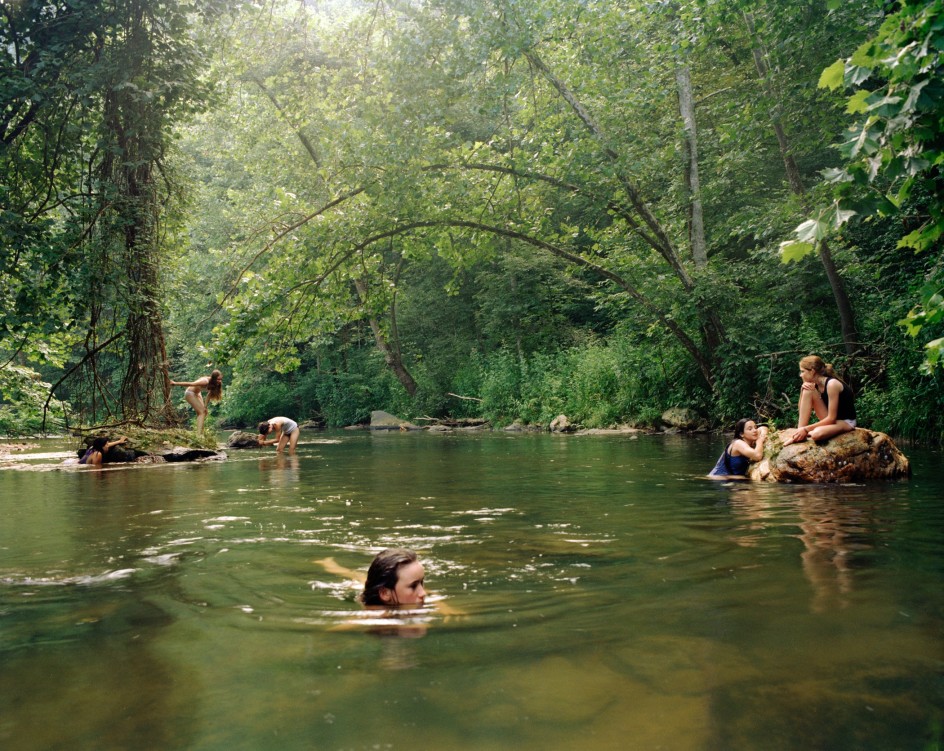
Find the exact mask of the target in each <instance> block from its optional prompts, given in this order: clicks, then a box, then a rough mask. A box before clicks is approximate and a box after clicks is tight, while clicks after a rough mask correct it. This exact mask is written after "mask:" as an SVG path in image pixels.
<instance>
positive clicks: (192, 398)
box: [184, 389, 207, 435]
mask: <svg viewBox="0 0 944 751" xmlns="http://www.w3.org/2000/svg"><path fill="white" fill-rule="evenodd" d="M184 399H186V400H187V404H189V405H190V406H191V407H193V411H194V412H196V413H197V435H203V421H204V420H205V419H206V415H207V408H206V405H205V404H204V403H203V396H201V395H200V394H195V393H194V392H192V391H190V389H187V390H186V391H185V392H184Z"/></svg>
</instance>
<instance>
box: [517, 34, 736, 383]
mask: <svg viewBox="0 0 944 751" xmlns="http://www.w3.org/2000/svg"><path fill="white" fill-rule="evenodd" d="M524 55H525V57H526V59H527V60H528V62H530V63H531V65H533V66H534V67H535V69H537V70H538V71H539V72H540V73H541V74H542V75H543V76H544V77H545V78H546V79H547V81H548V82H549V83H550V84H551V85H552V86H553V87H554V88H555V89H556V90H557V92H558V93H559V94H560V95H561V97H563V99H564V101H566V102H567V103H568V104H569V105H570V107H571V109H572V110H573V111H574V114H576V115H577V117H578V118H579V119H580V121H581V122H582V123H583V124H584V126H585V127H586V128H587V130H589V131H590V133H591V134H592V135H593V136H594V138H596V139H597V141H598V142H599V143H600V146H601V147H602V149H603V153H604V154H605V155H606V157H607V159H609V160H610V161H611V162H612V164H613V166H614V167H615V168H616V176H617V179H618V180H619V182H620V185H621V186H622V188H623V191H624V192H625V193H626V197H627V198H628V199H629V202H630V204H631V205H632V207H633V210H634V211H635V212H636V213H637V214H638V215H639V218H640V220H641V222H642V224H643V225H644V226H645V227H647V228H648V230H649V232H650V238H651V239H650V243H651V245H652V247H653V248H654V249H655V250H656V251H657V252H658V253H659V254H660V255H661V256H662V257H663V258H664V259H665V260H666V261H667V262H668V263H669V265H670V266H671V267H672V268H673V269H674V270H675V271H676V274H677V275H678V276H679V278H680V279H682V280H683V284H684V283H685V282H686V281H687V282H688V283H687V285H686V287H687V289H691V280H690V278H689V277H688V274H686V273H685V269H684V265H683V263H682V261H681V258H680V257H679V254H678V252H677V251H676V249H675V246H674V245H673V244H672V241H671V240H670V239H669V235H668V233H667V232H666V230H665V228H664V227H663V225H662V223H661V222H660V221H659V220H658V219H657V218H656V216H655V214H653V213H652V211H651V210H650V208H649V206H648V205H647V203H646V202H645V201H644V200H643V198H642V195H641V194H640V192H639V190H638V189H637V187H636V185H635V184H634V183H633V181H632V180H631V179H630V177H629V175H627V174H625V173H624V172H623V170H622V169H621V168H620V166H619V154H617V153H616V151H615V150H614V149H613V148H612V147H611V146H610V145H609V143H608V139H607V137H606V134H605V133H604V132H603V130H602V129H601V128H600V126H599V125H598V124H597V123H596V121H595V120H594V119H593V117H592V116H591V115H590V113H589V112H588V111H587V110H586V108H585V107H584V106H583V104H582V103H581V102H580V100H579V99H577V96H576V95H575V94H574V92H572V91H571V90H570V88H569V87H568V86H567V84H565V83H564V82H563V81H562V80H561V79H559V78H558V77H557V76H555V75H554V73H553V72H552V71H551V70H550V68H548V67H547V65H546V64H545V63H544V61H543V60H542V59H541V58H540V56H539V55H538V54H537V53H536V52H534V50H528V51H526V52H525V53H524ZM637 294H638V293H637ZM636 299H640V298H636ZM698 313H699V315H700V316H701V319H702V321H703V328H702V331H703V333H704V334H705V337H704V349H705V350H706V351H705V353H704V354H702V353H698V354H697V356H695V360H696V362H698V364H699V367H700V369H701V371H702V373H703V374H704V375H705V380H706V381H707V382H708V383H709V385H712V384H713V383H714V376H713V374H712V369H713V363H714V351H715V349H716V347H717V346H718V344H719V343H720V342H722V341H724V338H725V337H724V328H723V327H722V325H721V321H720V320H719V319H718V317H717V316H716V315H715V314H714V312H713V311H711V310H708V309H707V308H704V307H702V308H699V310H698ZM660 321H661V322H662V323H663V324H665V325H668V328H669V329H670V330H671V331H672V332H673V333H674V334H675V335H676V337H678V338H679V340H680V341H682V342H683V344H685V345H686V349H688V351H689V352H690V353H692V354H693V355H694V354H695V352H697V350H695V352H693V349H692V348H691V344H692V343H691V339H690V338H689V337H688V336H687V335H684V332H683V331H682V329H681V327H679V325H678V324H677V323H675V321H673V320H671V319H670V318H668V317H661V318H660ZM669 324H671V325H669Z"/></svg>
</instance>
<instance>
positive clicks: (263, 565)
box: [0, 432, 944, 751]
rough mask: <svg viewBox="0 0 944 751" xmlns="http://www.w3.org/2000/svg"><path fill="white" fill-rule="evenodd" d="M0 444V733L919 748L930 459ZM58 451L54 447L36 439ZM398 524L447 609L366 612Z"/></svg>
mask: <svg viewBox="0 0 944 751" xmlns="http://www.w3.org/2000/svg"><path fill="white" fill-rule="evenodd" d="M66 448H67V446H66V444H62V443H55V442H43V445H42V446H41V448H40V449H37V450H36V451H42V452H44V455H39V456H37V457H35V458H33V459H32V460H31V463H33V464H35V465H36V468H43V467H45V468H49V471H21V470H14V469H9V470H6V471H2V472H0V498H2V500H0V515H2V522H0V747H2V748H3V749H7V750H8V751H20V750H22V749H43V750H45V749H70V750H71V749H97V750H98V749H100V750H102V751H111V750H112V749H116V750H117V749H121V750H123V751H124V750H127V749H198V750H204V749H206V750H208V751H209V750H223V749H226V750H230V749H286V750H294V749H306V750H318V751H320V750H322V749H324V750H332V751H334V750H336V751H341V750H352V749H411V750H413V749H419V750H420V751H424V750H427V749H428V750H433V751H438V750H440V749H445V750H449V749H460V750H464V749H469V750H475V751H488V750H490V749H515V751H532V750H533V751H538V750H542V751H544V750H546V749H590V750H594V749H619V750H620V751H623V750H625V749H668V750H670V751H676V750H678V751H688V750H692V751H695V750H699V751H703V750H704V751H706V750H714V749H717V750H719V751H721V750H725V751H729V750H733V751H737V750H740V749H745V750H746V749H751V750H753V749H765V751H775V750H777V749H789V750H791V751H792V750H793V749H804V750H805V749H829V750H830V751H837V750H838V751H841V750H842V749H855V750H857V751H860V750H862V749H881V750H882V751H886V750H888V749H922V750H923V749H940V748H941V746H942V743H944V729H942V728H944V678H942V676H944V672H942V664H944V659H942V658H944V650H942V643H944V639H942V636H944V629H942V625H944V587H942V568H944V502H942V499H944V477H942V475H941V471H940V469H941V459H940V453H937V452H931V451H928V450H921V449H909V448H907V447H905V452H906V453H907V454H908V455H909V456H910V457H911V459H912V465H913V470H914V476H913V477H912V478H911V479H910V480H907V481H901V482H889V483H881V482H880V483H874V484H868V485H857V486H807V487H800V486H782V487H760V486H757V485H751V484H745V483H726V484H719V483H715V482H711V481H707V480H705V479H703V475H704V474H705V473H706V472H707V471H708V470H709V469H710V468H711V466H712V465H713V463H714V460H715V459H716V458H717V455H718V454H719V453H720V451H721V448H722V440H721V438H719V437H695V438H692V437H679V436H675V437H673V436H638V437H636V436H628V435H627V436H612V437H611V436H606V437H603V436H568V437H562V436H551V435H506V434H501V433H487V434H486V433H475V434H467V435H466V434H464V435H458V434H448V435H433V434H428V433H366V432H355V433H352V432H337V433H303V434H302V439H301V443H300V444H299V447H298V448H299V450H298V456H297V457H294V458H290V457H280V458H277V457H276V456H275V455H274V453H273V452H272V450H271V449H269V450H267V451H264V452H263V451H261V450H251V451H244V452H231V453H230V459H229V460H228V461H226V462H225V463H213V464H202V465H186V466H184V465H164V466H139V467H130V468H116V469H106V470H103V471H96V470H93V469H79V468H66V469H61V468H59V467H57V466H55V463H56V462H58V461H59V460H60V459H61V456H59V455H57V454H56V453H55V452H57V451H64V450H65V449H66ZM63 456H64V455H63ZM385 546H407V547H413V548H416V549H417V550H418V551H419V553H420V555H421V559H422V560H423V562H424V563H425V565H426V573H427V588H428V589H430V590H431V591H432V592H434V593H436V595H437V596H438V597H440V598H441V599H442V600H443V601H444V602H445V603H446V604H448V605H449V606H450V608H453V609H457V610H460V611H463V612H464V614H465V615H464V616H461V617H449V618H446V617H445V616H444V615H442V614H441V613H440V612H439V611H437V610H436V609H435V608H427V609H426V610H422V611H419V612H410V613H406V614H404V615H403V616H402V617H400V618H387V619H384V618H377V617H373V618H369V617H367V616H371V615H373V616H376V615H377V614H376V613H373V614H371V613H365V612H364V611H363V610H362V609H361V607H360V606H359V605H358V604H357V602H356V601H355V595H356V590H355V589H354V588H353V587H352V585H351V583H350V582H348V581H344V580H342V579H340V578H338V577H337V576H333V575H330V574H328V573H326V571H325V570H324V568H323V567H322V566H320V565H319V564H318V563H317V561H318V560H320V559H323V558H326V557H333V558H334V559H335V560H336V561H337V562H338V563H339V564H341V565H343V566H346V567H349V568H352V569H358V570H366V567H367V565H368V564H369V562H370V560H371V558H372V556H373V554H374V553H375V552H377V551H378V550H379V549H380V548H382V547H385Z"/></svg>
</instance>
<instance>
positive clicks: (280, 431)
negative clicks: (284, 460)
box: [256, 417, 298, 454]
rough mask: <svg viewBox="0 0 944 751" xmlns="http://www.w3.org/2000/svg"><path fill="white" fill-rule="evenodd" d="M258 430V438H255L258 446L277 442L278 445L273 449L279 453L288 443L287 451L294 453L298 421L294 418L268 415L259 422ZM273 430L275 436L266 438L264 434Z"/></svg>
mask: <svg viewBox="0 0 944 751" xmlns="http://www.w3.org/2000/svg"><path fill="white" fill-rule="evenodd" d="M258 431H259V438H258V439H256V440H258V442H259V445H260V446H271V445H272V444H274V443H277V444H279V445H278V446H276V449H275V450H276V452H277V453H279V454H281V453H282V451H283V450H284V449H285V445H286V444H288V453H289V454H294V453H295V445H296V444H297V443H298V423H297V422H295V421H294V420H290V419H289V418H287V417H270V418H269V419H268V420H266V421H265V422H260V423H259V427H258ZM273 431H275V438H270V439H268V440H267V439H266V436H267V435H269V433H271V432H273Z"/></svg>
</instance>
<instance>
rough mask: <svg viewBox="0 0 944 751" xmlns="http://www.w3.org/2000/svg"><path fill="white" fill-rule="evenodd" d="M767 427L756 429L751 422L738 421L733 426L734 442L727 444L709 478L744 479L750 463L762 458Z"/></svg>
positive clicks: (754, 423)
mask: <svg viewBox="0 0 944 751" xmlns="http://www.w3.org/2000/svg"><path fill="white" fill-rule="evenodd" d="M765 440H767V426H766V425H764V426H762V427H757V423H756V422H754V421H753V420H746V419H745V420H738V421H737V424H736V425H735V426H734V440H733V441H731V443H729V444H728V447H727V448H726V449H725V450H724V453H723V454H722V455H721V457H720V458H719V459H718V462H717V463H716V464H715V466H714V469H712V470H711V472H709V473H708V476H709V477H719V478H725V477H746V476H747V468H748V465H750V463H751V462H759V461H760V460H761V459H763V458H764V441H765Z"/></svg>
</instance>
